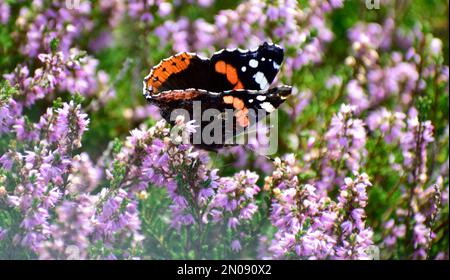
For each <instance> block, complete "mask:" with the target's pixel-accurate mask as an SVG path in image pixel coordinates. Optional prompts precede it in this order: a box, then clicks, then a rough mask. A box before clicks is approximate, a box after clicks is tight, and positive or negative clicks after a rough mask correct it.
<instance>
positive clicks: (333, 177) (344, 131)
mask: <svg viewBox="0 0 450 280" xmlns="http://www.w3.org/2000/svg"><path fill="white" fill-rule="evenodd" d="M354 112H355V106H349V105H345V104H343V105H342V106H341V108H340V110H339V112H338V113H337V114H336V115H335V116H333V118H332V120H331V124H330V128H329V130H328V131H327V133H326V134H325V139H326V140H327V152H326V153H325V154H324V157H323V163H322V167H321V172H322V180H321V181H320V182H318V187H319V189H320V190H327V189H331V188H332V186H333V185H334V184H342V182H343V178H342V174H340V173H342V172H343V171H341V170H339V169H338V166H339V165H340V162H341V161H342V162H344V163H345V167H346V170H349V171H357V170H358V169H359V168H360V164H361V162H362V159H363V155H364V154H365V153H366V150H365V144H366V131H365V128H364V122H363V121H362V120H360V119H355V118H353V115H354Z"/></svg>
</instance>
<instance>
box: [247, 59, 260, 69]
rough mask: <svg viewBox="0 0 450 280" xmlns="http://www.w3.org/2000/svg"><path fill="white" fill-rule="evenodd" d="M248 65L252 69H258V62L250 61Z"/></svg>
mask: <svg viewBox="0 0 450 280" xmlns="http://www.w3.org/2000/svg"><path fill="white" fill-rule="evenodd" d="M248 65H250V67H253V68H256V67H258V60H256V59H250V61H249V62H248Z"/></svg>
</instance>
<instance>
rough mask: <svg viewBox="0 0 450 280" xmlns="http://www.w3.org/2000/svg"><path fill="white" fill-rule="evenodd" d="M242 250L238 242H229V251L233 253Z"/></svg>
mask: <svg viewBox="0 0 450 280" xmlns="http://www.w3.org/2000/svg"><path fill="white" fill-rule="evenodd" d="M241 249H242V247H241V243H240V242H239V240H237V239H236V240H233V242H231V250H233V251H234V252H239V251H240V250H241Z"/></svg>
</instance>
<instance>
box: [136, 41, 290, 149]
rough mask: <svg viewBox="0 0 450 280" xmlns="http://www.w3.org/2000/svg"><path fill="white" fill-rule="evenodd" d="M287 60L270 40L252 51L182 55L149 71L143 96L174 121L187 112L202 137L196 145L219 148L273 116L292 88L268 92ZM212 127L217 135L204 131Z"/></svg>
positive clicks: (239, 50) (278, 88) (205, 147)
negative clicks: (271, 114)
mask: <svg viewBox="0 0 450 280" xmlns="http://www.w3.org/2000/svg"><path fill="white" fill-rule="evenodd" d="M283 57H284V50H283V48H282V47H280V46H278V45H276V44H272V43H267V42H265V43H263V44H262V45H260V46H259V47H258V48H257V49H254V50H242V49H223V50H220V51H217V52H215V53H214V54H213V56H212V57H211V58H204V57H202V56H200V55H198V54H196V53H189V52H182V53H178V54H176V55H173V56H171V57H169V58H166V59H163V60H162V61H161V62H160V63H159V64H158V65H156V66H154V67H153V68H152V69H151V71H150V73H149V74H148V75H147V76H146V77H145V79H144V88H143V94H144V97H145V98H146V100H147V101H149V102H150V103H152V104H155V105H156V106H158V107H159V108H160V111H161V115H162V117H163V118H164V119H165V120H166V121H168V122H170V123H174V116H175V115H176V114H178V113H179V112H185V114H186V112H187V116H186V117H188V118H189V119H190V120H192V119H195V120H196V123H197V124H198V125H200V129H199V135H200V136H201V137H200V139H198V138H196V139H197V141H196V142H195V141H194V145H195V146H197V147H200V148H203V149H207V150H216V149H219V148H222V147H225V146H231V145H234V144H233V143H231V144H230V141H229V140H230V139H233V138H234V137H235V136H236V135H237V134H238V133H239V132H242V131H243V130H245V129H247V128H248V127H250V126H251V125H253V124H255V123H257V122H258V121H259V120H260V119H261V118H263V117H265V116H266V115H268V114H270V113H272V112H274V111H275V109H276V108H278V107H279V106H280V105H281V104H282V103H283V102H284V101H285V100H286V99H287V97H288V96H289V95H290V94H291V92H292V87H291V86H286V85H282V86H278V87H273V88H269V86H270V84H271V83H272V81H273V80H274V79H275V76H276V75H277V73H278V71H279V69H280V67H281V64H282V62H283ZM212 125H213V127H214V129H216V130H214V131H213V132H215V133H216V135H212V136H211V131H208V132H209V134H208V133H204V132H207V131H206V129H207V128H208V129H211V128H210V126H212ZM217 134H219V135H217ZM205 135H206V136H208V137H209V139H207V138H208V137H205ZM211 139H213V140H211ZM191 140H192V139H191Z"/></svg>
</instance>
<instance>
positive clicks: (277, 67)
mask: <svg viewBox="0 0 450 280" xmlns="http://www.w3.org/2000/svg"><path fill="white" fill-rule="evenodd" d="M273 68H275V69H276V70H278V69H280V64H278V63H276V62H275V61H274V62H273Z"/></svg>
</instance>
